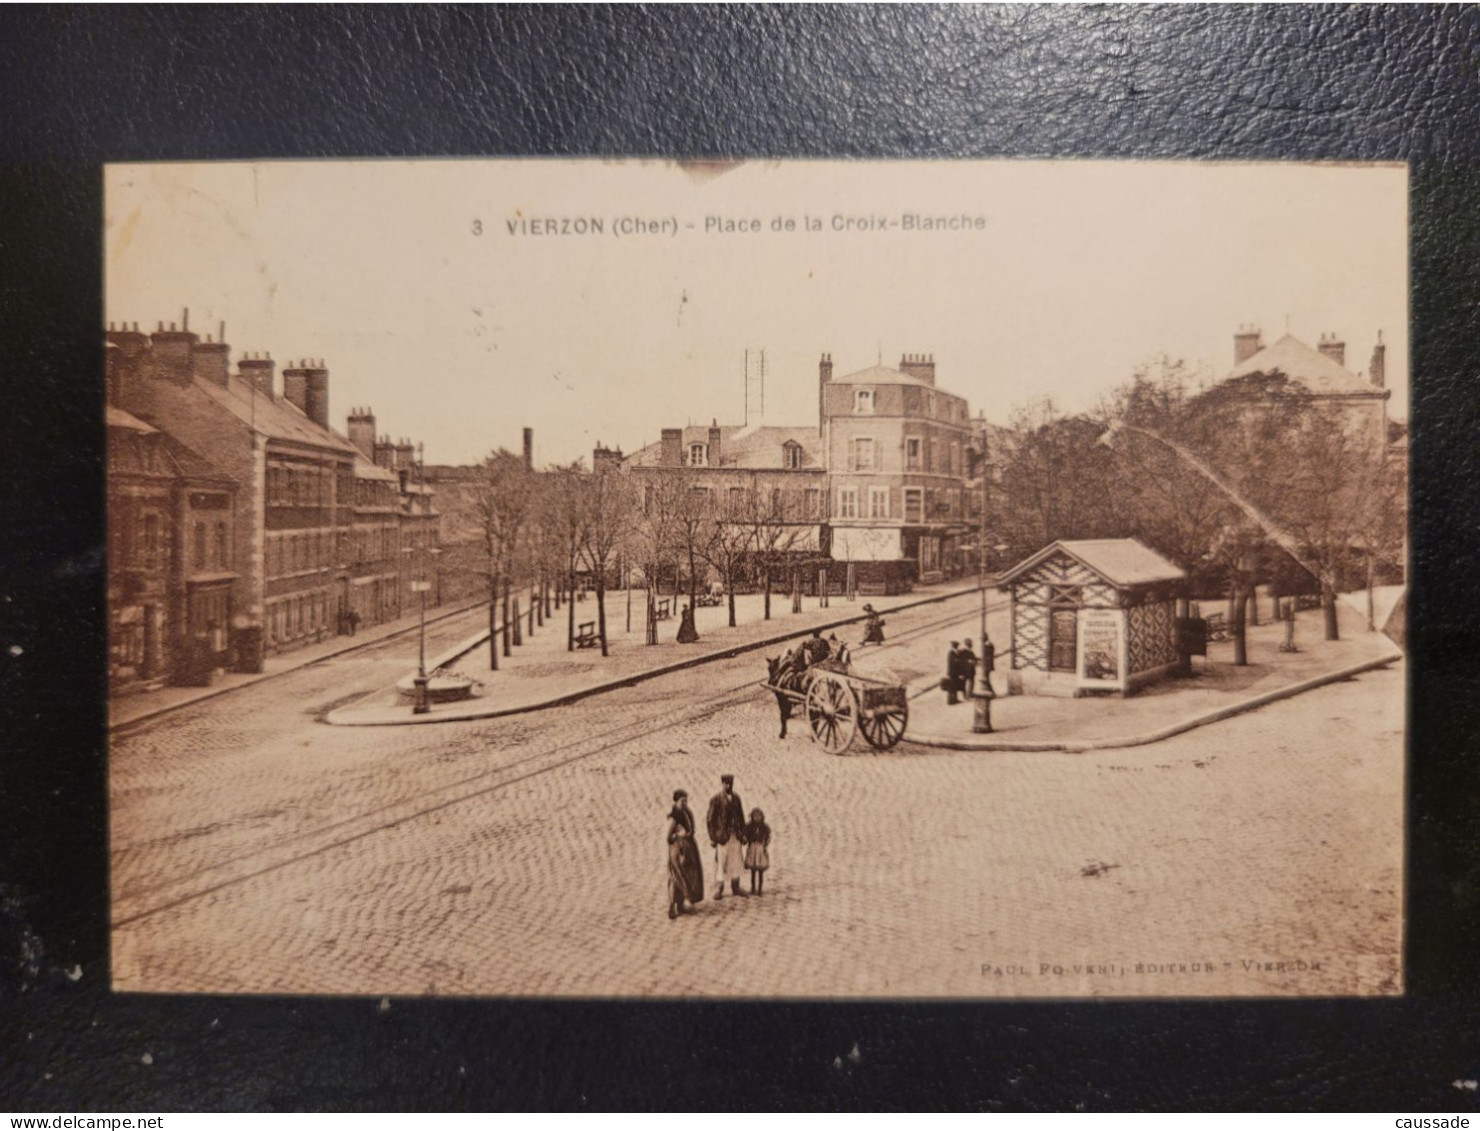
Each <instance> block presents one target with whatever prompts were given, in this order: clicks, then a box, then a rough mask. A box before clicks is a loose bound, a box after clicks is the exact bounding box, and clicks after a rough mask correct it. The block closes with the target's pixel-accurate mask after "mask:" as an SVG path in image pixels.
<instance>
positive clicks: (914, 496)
mask: <svg viewBox="0 0 1480 1131" xmlns="http://www.w3.org/2000/svg"><path fill="white" fill-rule="evenodd" d="M985 427H986V426H985V425H984V424H983V423H982V422H981V421H973V420H972V419H971V415H970V409H969V406H968V404H967V401H966V398H964V397H961V396H958V395H957V394H955V393H951V392H949V391H947V390H945V389H943V388H940V387H938V386H937V385H936V373H935V360H934V358H933V357H931V356H927V355H924V354H906V355H904V356H903V357H902V358H901V359H900V362H899V366H898V367H897V368H895V367H891V366H886V365H883V364H877V365H873V366H870V367H868V368H866V369H860V370H857V371H856V372H850V373H847V374H843V375H837V374H835V373H834V371H833V361H832V356H831V355H830V354H823V355H822V358H821V360H820V361H819V363H818V371H817V421H816V423H815V424H812V423H808V424H804V425H794V426H785V427H781V426H773V425H755V426H749V427H746V426H734V425H720V424H719V423H718V422H717V421H716V422H713V423H711V424H710V425H708V426H694V425H689V426H686V427H682V428H664V429H663V430H662V432H661V434H660V439H659V440H658V442H657V443H654V444H649V445H647V446H646V447H643V448H641V449H639V450H638V451H636V452H634V453H632V454H631V455H629V456H625V457H624V456H622V454H621V453H620V452H619V451H617V452H613V451H611V450H610V449H605V448H597V449H596V451H595V452H594V453H593V459H592V462H593V466H594V467H595V468H597V469H598V470H599V469H601V468H602V467H605V466H616V467H619V468H620V469H621V470H622V471H623V472H624V473H626V474H628V475H631V476H632V477H633V478H634V479H635V480H636V481H637V485H638V493H639V498H642V499H644V500H648V499H651V498H652V497H653V496H654V495H655V493H656V492H657V491H658V490H660V489H661V486H660V485H661V482H662V480H663V479H664V478H665V477H671V476H673V475H675V474H677V473H679V472H680V471H681V473H682V479H683V481H684V483H685V484H686V485H687V486H688V488H689V489H691V490H697V491H701V492H705V493H706V494H707V496H708V498H709V499H710V500H711V502H712V505H713V508H714V512H715V513H716V514H729V515H732V516H734V515H738V514H740V513H741V512H744V511H746V510H747V509H753V508H760V509H761V510H762V511H763V512H765V513H766V514H767V515H768V516H769V518H770V520H771V521H773V522H774V523H775V524H776V525H777V526H779V527H782V528H786V529H787V531H788V532H787V535H786V537H785V538H784V539H783V540H782V541H783V544H784V545H785V547H786V549H787V551H788V553H791V554H794V555H800V556H804V557H812V558H816V559H826V560H831V561H833V562H838V563H848V564H851V565H853V566H854V567H855V571H856V574H855V575H856V577H857V578H858V579H859V581H860V583H861V584H863V585H865V586H869V587H871V588H875V587H876V588H878V589H879V590H880V591H887V592H896V591H899V590H901V589H903V588H906V587H908V586H909V585H910V584H912V583H914V582H916V581H920V582H925V583H929V582H933V581H938V580H940V579H942V578H943V577H949V576H954V575H956V574H958V573H959V572H961V570H962V569H963V568H964V567H965V561H966V557H965V552H964V551H965V543H966V542H967V540H968V539H969V538H970V537H971V536H972V534H971V532H972V530H973V529H974V524H975V523H976V521H977V515H978V513H979V512H978V510H977V509H976V503H977V499H978V496H977V495H976V494H975V493H974V492H972V491H969V490H968V489H967V477H968V473H969V468H968V462H969V459H970V457H973V456H974V455H975V454H976V453H977V451H978V447H977V445H978V444H979V441H980V436H981V432H982V429H983V428H985ZM644 505H648V504H647V503H646V502H645V503H644Z"/></svg>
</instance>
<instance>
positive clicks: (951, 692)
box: [940, 640, 961, 706]
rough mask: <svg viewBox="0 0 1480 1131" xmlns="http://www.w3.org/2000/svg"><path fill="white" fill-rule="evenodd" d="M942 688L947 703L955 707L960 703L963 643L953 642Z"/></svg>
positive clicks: (947, 655)
mask: <svg viewBox="0 0 1480 1131" xmlns="http://www.w3.org/2000/svg"><path fill="white" fill-rule="evenodd" d="M940 688H941V690H942V691H944V692H945V693H946V702H947V703H948V704H950V705H951V706H955V705H956V704H957V703H959V702H960V700H959V699H957V698H956V695H957V693H958V692H960V690H961V642H960V641H959V640H952V641H951V648H950V651H948V652H947V653H946V677H945V679H943V680H941V681H940Z"/></svg>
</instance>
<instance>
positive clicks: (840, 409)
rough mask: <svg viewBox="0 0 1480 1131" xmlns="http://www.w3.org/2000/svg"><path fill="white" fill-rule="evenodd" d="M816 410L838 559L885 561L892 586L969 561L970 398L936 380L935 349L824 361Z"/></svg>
mask: <svg viewBox="0 0 1480 1131" xmlns="http://www.w3.org/2000/svg"><path fill="white" fill-rule="evenodd" d="M817 381H818V394H817V398H818V419H819V425H820V428H821V432H822V444H823V450H824V452H825V453H826V462H827V468H828V473H829V478H830V488H831V495H832V499H831V511H832V523H831V539H830V552H831V556H832V559H833V561H835V562H858V563H878V564H877V565H876V566H874V568H873V569H865V568H861V569H860V577H867V576H868V575H869V574H873V573H876V574H878V575H879V576H878V577H877V578H876V579H875V580H876V583H877V582H879V581H882V582H884V583H885V584H886V585H887V587H888V589H889V591H891V592H893V591H897V589H898V588H900V587H903V586H906V585H908V584H909V583H910V582H911V581H919V582H920V583H922V584H931V583H933V582H937V581H940V580H941V579H942V578H943V577H947V576H954V575H955V574H957V573H959V572H960V571H961V568H962V558H961V545H962V538H963V535H965V534H966V533H967V531H968V529H969V528H968V526H967V515H966V512H965V510H964V503H965V500H964V480H965V475H966V462H965V461H966V448H967V445H968V444H969V443H970V441H971V437H972V426H971V422H970V413H969V410H968V407H967V403H966V398H965V397H959V396H957V395H956V394H954V393H949V392H946V391H945V390H944V389H941V388H938V387H937V386H936V383H935V359H934V357H933V356H928V355H925V354H906V355H905V356H903V357H902V358H900V362H899V368H897V369H891V368H889V367H888V366H885V365H874V366H871V367H869V368H867V369H860V370H858V371H856V372H853V373H848V374H846V375H844V376H841V377H837V376H834V375H833V363H832V355H831V354H824V355H823V356H822V360H821V363H820V365H819V368H818V378H817Z"/></svg>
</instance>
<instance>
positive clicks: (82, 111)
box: [0, 7, 1480, 1115]
mask: <svg viewBox="0 0 1480 1131" xmlns="http://www.w3.org/2000/svg"><path fill="white" fill-rule="evenodd" d="M1477 44H1480V15H1477V11H1476V9H1475V8H1473V7H1465V8H1458V7H1450V8H1443V9H1431V8H1384V7H1363V8H1320V9H1312V8H1304V7H1277V8H1255V7H1218V8H1203V7H1179V8H1155V9H1153V8H1141V7H1135V8H1067V7H1055V8H1028V9H1021V8H1010V9H1000V8H987V9H981V8H972V9H954V8H953V9H932V8H910V9H892V8H869V9H853V8H850V9H836V8H806V9H793V8H787V9H769V8H767V9H756V8H722V9H702V10H693V9H661V10H659V9H653V10H644V9H632V8H623V9H605V8H601V9H540V10H533V9H519V8H508V9H486V8H479V9H446V8H438V9H417V10H406V9H397V8H388V9H373V10H368V9H357V8H339V9H332V10H326V9H318V8H291V9H274V10H261V9H204V10H202V9H190V10H172V9H168V8H159V7H150V8H147V9H143V8H140V9H92V10H88V9H25V10H22V9H14V8H12V9H8V10H6V11H4V12H3V13H0V375H3V378H0V379H3V386H0V387H3V389H4V402H3V407H4V412H3V416H0V422H3V423H0V448H3V450H4V465H5V467H4V480H3V482H4V490H3V494H0V498H3V500H4V506H3V507H0V515H3V522H4V524H5V534H6V537H5V543H4V548H3V550H0V555H3V558H0V560H3V563H4V565H3V573H0V630H3V639H0V702H3V708H0V710H3V711H4V718H3V729H0V736H3V738H0V746H3V749H0V805H3V809H4V812H3V814H0V817H3V821H4V824H3V831H0V1042H3V1044H0V1109H4V1108H13V1109H23V1110H28V1111H36V1112H65V1111H68V1110H69V1109H70V1110H118V1111H136V1112H141V1113H142V1112H149V1111H155V1110H178V1109H191V1108H206V1109H273V1108H354V1109H358V1108H387V1107H389V1108H403V1107H409V1108H416V1107H429V1108H441V1107H457V1108H462V1107H468V1108H479V1107H503V1106H518V1107H526V1106H559V1107H592V1108H606V1107H626V1106H637V1105H646V1106H653V1107H660V1108H667V1107H672V1108H678V1109H701V1108H709V1107H714V1108H721V1109H737V1108H745V1107H751V1106H757V1107H759V1106H776V1105H791V1106H800V1107H818V1108H832V1107H857V1106H870V1107H874V1106H883V1107H918V1106H926V1107H935V1106H955V1107H968V1108H981V1109H985V1110H1020V1109H1073V1108H1075V1107H1076V1106H1083V1107H1084V1108H1085V1109H1088V1110H1124V1109H1131V1108H1153V1109H1156V1108H1175V1109H1189V1108H1190V1109H1224V1108H1231V1109H1250V1108H1253V1109H1261V1108H1305V1109H1309V1108H1321V1109H1395V1108H1396V1109H1404V1110H1440V1109H1453V1110H1459V1111H1466V1112H1469V1113H1470V1114H1472V1115H1476V1114H1480V1113H1477V1112H1476V1108H1477V1106H1480V1101H1477V1098H1476V1093H1475V1092H1472V1091H1465V1090H1462V1089H1457V1088H1455V1087H1454V1086H1453V1082H1454V1081H1455V1080H1457V1079H1472V1080H1473V1079H1475V1078H1477V1077H1480V1035H1477V1024H1476V1017H1477V1016H1480V995H1477V993H1476V991H1477V986H1480V978H1477V974H1476V969H1477V966H1480V931H1477V928H1476V919H1477V910H1480V837H1477V823H1480V818H1477V814H1480V786H1477V781H1480V774H1477V767H1480V694H1477V691H1480V665H1477V659H1480V649H1477V646H1476V641H1477V635H1476V633H1477V630H1480V623H1477V616H1476V602H1475V599H1474V594H1475V589H1474V583H1475V578H1476V572H1477V561H1480V554H1477V551H1480V523H1477V519H1480V506H1477V501H1480V500H1477V496H1480V481H1477V476H1476V470H1477V463H1480V448H1477V444H1476V437H1477V423H1480V421H1477V417H1480V396H1477V392H1476V388H1477V382H1480V364H1477V362H1480V306H1477V300H1480V210H1477V205H1480V165H1477V157H1480V48H1477ZM442 154H571V155H585V154H597V155H636V156H701V155H704V156H809V157H810V156H859V157H865V156H867V157H966V156H970V157H983V156H1002V155H1011V156H1096V157H1152V156H1155V157H1202V158H1225V159H1228V158H1235V159H1237V158H1302V159H1308V158H1321V159H1328V160H1394V159H1396V160H1406V161H1409V162H1411V163H1412V203H1413V229H1412V232H1413V260H1412V265H1413V305H1412V312H1413V331H1414V333H1413V343H1414V345H1413V358H1412V362H1413V365H1412V369H1413V393H1414V395H1413V447H1412V454H1413V475H1414V484H1415V489H1414V503H1415V509H1414V520H1413V553H1414V560H1415V571H1414V578H1413V581H1414V588H1413V595H1412V602H1411V605H1410V613H1411V616H1412V631H1411V638H1410V639H1411V644H1412V665H1411V672H1412V716H1413V717H1412V725H1411V729H1410V735H1411V752H1412V756H1411V773H1410V796H1411V802H1410V804H1411V822H1410V828H1411V834H1410V839H1411V843H1410V854H1409V859H1410V875H1409V892H1410V914H1409V926H1410V934H1409V951H1408V979H1409V987H1410V988H1409V994H1408V996H1407V997H1406V998H1403V999H1399V1000H1384V1001H1324V1002H1244V1003H1239V1002H1189V1001H1180V1002H1165V1003H1159V1004H1158V1003H1114V1002H1111V1003H1106V1002H1102V1003H1028V1004H1021V1003H1019V1004H1003V1005H995V1004H985V1005H983V1004H950V1003H947V1004H916V1003H900V1004H867V1005H856V1004H841V1005H832V1006H827V1005H818V1004H797V1003H792V1004H788V1003H781V1004H756V1003H728V1004H725V1003H721V1004H714V1003H706V1004H684V1003H654V1004H641V1003H606V1002H550V1001H546V1002H481V1001H397V1002H395V1003H394V1006H393V1008H391V1009H390V1010H389V1011H388V1012H385V1013H381V1012H378V1011H377V1010H376V1008H375V1003H374V1002H373V1001H365V1000H355V999H333V1000H308V999H292V1000H279V999H239V998H225V999H222V998H154V997H119V996H115V995H112V994H111V993H110V992H109V991H108V989H107V985H106V975H105V969H106V961H107V930H106V851H107V843H106V832H107V830H106V792H105V780H104V757H105V740H104V731H103V709H102V704H103V695H102V672H101V655H102V648H101V637H102V626H103V617H102V612H101V606H102V576H101V564H102V541H101V537H100V531H101V529H102V524H103V514H102V498H103V495H102V487H101V482H102V480H101V470H100V458H99V456H100V447H101V435H102V426H101V412H100V407H101V406H100V398H99V396H98V389H99V388H100V387H101V384H100V382H101V378H100V356H99V352H100V351H99V327H100V326H101V325H102V308H101V300H100V295H99V279H100V262H99V253H98V249H99V245H100V241H101V177H100V165H101V163H102V162H103V161H106V160H143V159H178V158H252V157H278V156H320V155H322V156H350V155H442ZM1350 238H1351V239H1352V240H1353V241H1360V240H1361V239H1362V238H1363V233H1362V232H1360V231H1353V232H1351V233H1350ZM12 642H14V643H16V644H19V645H20V646H21V647H22V648H23V653H22V654H21V655H19V656H15V655H12V654H10V652H9V646H10V644H11V643H12ZM1284 863H1285V862H1284V861H1281V860H1279V859H1271V860H1269V861H1268V867H1269V868H1271V869H1278V868H1280V867H1282V866H1283V865H1284ZM1207 882H1208V883H1210V884H1216V883H1218V882H1219V877H1218V876H1217V875H1209V876H1208V877H1207ZM580 897H581V893H580V891H579V889H578V888H574V887H573V888H572V889H571V890H570V891H568V892H567V893H565V894H564V898H570V899H579V898H580ZM839 945H843V944H842V943H841V942H840V943H839ZM491 960H493V959H491ZM74 964H81V966H82V967H83V970H84V976H83V977H82V979H81V980H80V981H78V982H76V983H73V982H72V981H70V980H69V979H68V978H67V977H66V975H65V971H66V970H67V969H69V968H70V967H72V966H73V965H74ZM855 1043H856V1044H857V1046H858V1048H859V1050H860V1053H861V1060H860V1061H859V1062H858V1063H857V1064H853V1063H851V1062H849V1061H848V1060H846V1059H844V1060H843V1061H842V1064H843V1067H841V1068H839V1067H835V1066H834V1058H835V1057H838V1056H843V1055H844V1054H846V1053H847V1052H848V1050H849V1049H851V1048H852V1047H853V1046H854V1044H855ZM145 1051H149V1052H151V1054H152V1056H153V1064H152V1065H148V1066H146V1065H144V1064H142V1063H141V1055H142V1054H143V1053H144V1052H145ZM47 1073H49V1074H50V1079H47V1078H46V1076H45V1074H47Z"/></svg>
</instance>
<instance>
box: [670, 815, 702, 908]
mask: <svg viewBox="0 0 1480 1131" xmlns="http://www.w3.org/2000/svg"><path fill="white" fill-rule="evenodd" d="M684 900H688V901H689V904H690V909H691V910H692V905H694V904H698V903H702V902H704V862H703V861H702V860H701V859H700V858H699V846H698V845H697V844H695V843H694V814H693V813H692V812H690V811H689V795H688V792H687V791H686V790H682V789H675V790H674V791H673V808H672V809H670V810H669V811H668V918H670V919H677V918H678V917H679V916H680V915H681V914H683V911H684V906H683V904H684Z"/></svg>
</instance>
